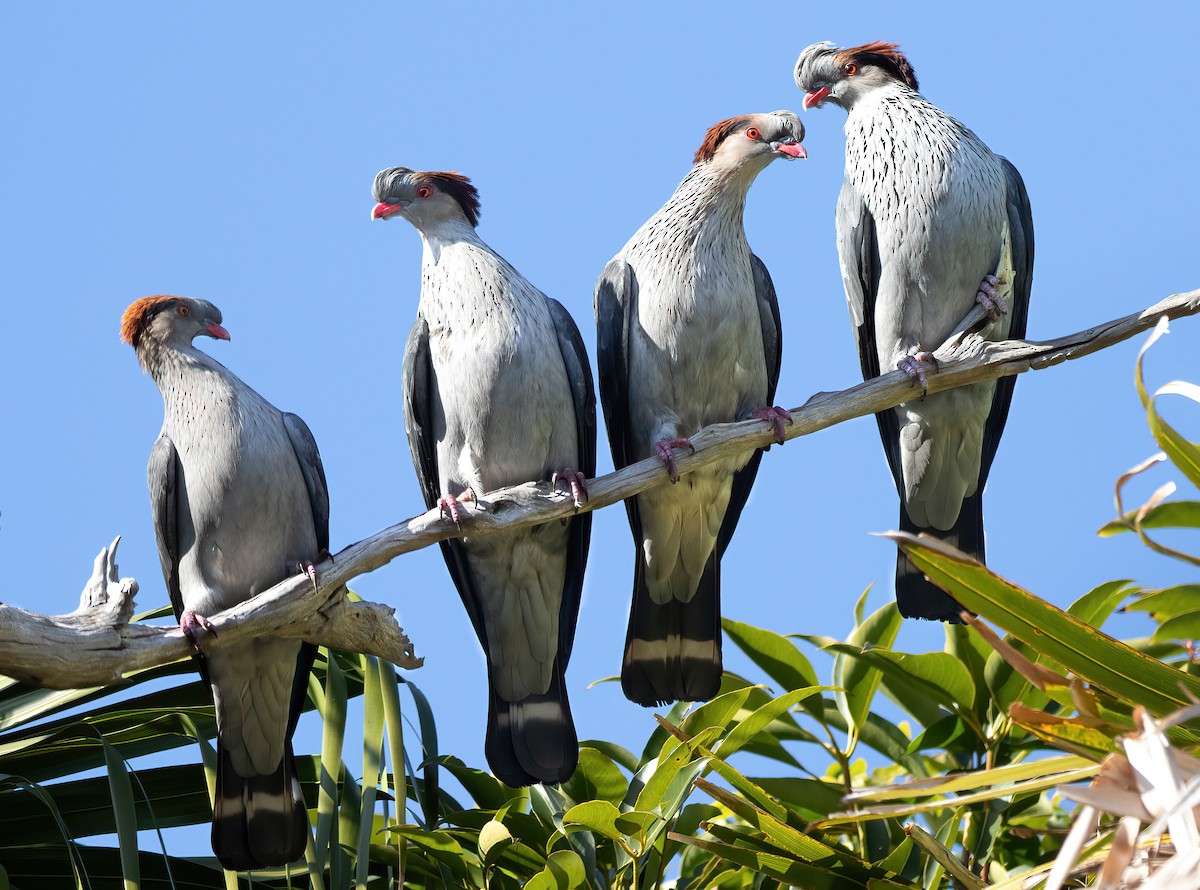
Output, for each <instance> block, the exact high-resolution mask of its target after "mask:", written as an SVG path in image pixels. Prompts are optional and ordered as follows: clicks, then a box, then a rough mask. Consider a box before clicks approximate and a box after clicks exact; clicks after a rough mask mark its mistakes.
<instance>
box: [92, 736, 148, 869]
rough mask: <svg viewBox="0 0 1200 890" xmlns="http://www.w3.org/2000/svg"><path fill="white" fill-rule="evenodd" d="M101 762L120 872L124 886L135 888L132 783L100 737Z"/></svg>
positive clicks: (122, 763) (136, 866)
mask: <svg viewBox="0 0 1200 890" xmlns="http://www.w3.org/2000/svg"><path fill="white" fill-rule="evenodd" d="M100 743H101V744H102V745H103V746H104V762H105V764H106V766H107V767H108V790H109V793H110V794H111V795H112V809H113V815H114V816H115V818H116V823H117V845H118V847H119V848H120V850H121V875H122V876H123V878H124V881H125V888H126V890H137V888H138V885H139V884H140V883H141V869H140V862H139V857H138V837H137V808H136V807H135V806H134V803H133V785H132V783H130V781H129V770H128V768H127V767H126V766H125V761H124V760H123V759H122V758H121V755H120V754H118V753H117V751H116V749H115V748H113V746H112V745H110V744H109V743H108V742H107V741H105V740H104V739H101V740H100Z"/></svg>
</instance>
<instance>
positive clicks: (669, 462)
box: [654, 439, 696, 485]
mask: <svg viewBox="0 0 1200 890" xmlns="http://www.w3.org/2000/svg"><path fill="white" fill-rule="evenodd" d="M674 448H690V449H691V451H692V454H695V453H696V447H695V446H694V445H693V444H692V443H691V442H690V441H689V440H688V439H659V440H658V441H657V442H655V443H654V453H655V454H657V455H658V459H659V460H661V461H662V462H663V463H664V464H665V465H666V467H667V475H668V476H670V477H671V484H672V485H674V484H675V483H676V482H678V481H679V467H677V466H676V465H675V455H674V453H673V452H672V449H674Z"/></svg>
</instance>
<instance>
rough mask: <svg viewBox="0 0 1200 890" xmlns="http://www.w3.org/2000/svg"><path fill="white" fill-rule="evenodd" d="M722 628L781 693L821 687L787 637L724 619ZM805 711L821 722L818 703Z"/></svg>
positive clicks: (815, 675) (794, 645)
mask: <svg viewBox="0 0 1200 890" xmlns="http://www.w3.org/2000/svg"><path fill="white" fill-rule="evenodd" d="M721 626H722V627H724V628H725V633H726V634H727V635H728V637H729V639H731V640H733V642H734V643H735V644H736V645H737V647H738V648H739V649H741V650H742V651H743V652H744V653H746V657H748V658H749V659H750V660H751V661H752V662H754V663H755V664H756V665H757V666H758V667H759V668H760V669H761V670H763V671H764V672H766V674H767V676H768V677H770V678H771V679H772V680H774V681H775V682H776V683H777V684H779V687H780V690H781V691H783V692H790V691H792V690H794V689H804V688H807V687H810V686H820V685H821V683H820V681H819V680H818V679H817V672H816V671H815V670H813V666H812V664H811V662H809V660H808V659H807V658H806V657H805V655H804V653H803V652H801V651H800V650H799V648H797V647H796V644H795V643H793V642H791V641H790V640H789V639H788V638H787V637H784V636H781V635H780V634H777V633H775V632H774V631H770V630H764V629H762V628H759V627H752V626H751V625H749V624H743V623H742V622H740V621H734V620H732V619H730V618H725V619H722V621H721ZM804 709H805V710H806V711H808V712H809V713H810V714H812V715H813V716H814V717H816V718H817V719H818V720H819V719H821V713H822V708H821V707H820V705H819V703H817V702H810V703H806V704H805V705H804Z"/></svg>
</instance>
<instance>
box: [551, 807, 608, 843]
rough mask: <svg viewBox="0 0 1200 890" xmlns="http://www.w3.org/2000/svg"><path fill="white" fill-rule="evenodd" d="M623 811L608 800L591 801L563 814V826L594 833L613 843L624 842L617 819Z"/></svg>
mask: <svg viewBox="0 0 1200 890" xmlns="http://www.w3.org/2000/svg"><path fill="white" fill-rule="evenodd" d="M620 815H621V811H620V810H618V809H617V808H616V807H615V806H613V805H612V804H611V803H609V802H608V801H607V800H589V801H586V802H585V803H580V804H576V805H575V806H573V807H571V808H570V809H569V810H567V811H566V812H565V813H563V825H565V826H567V827H568V828H576V827H578V828H582V829H585V830H587V831H593V832H595V833H596V834H599V835H601V836H603V837H606V838H608V839H609V840H611V841H619V840H622V835H621V831H620V829H618V828H617V817H619V816H620Z"/></svg>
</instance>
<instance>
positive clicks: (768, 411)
mask: <svg viewBox="0 0 1200 890" xmlns="http://www.w3.org/2000/svg"><path fill="white" fill-rule="evenodd" d="M750 416H751V417H753V418H754V419H755V420H765V421H766V422H767V423H769V424H771V428H772V429H774V430H775V438H777V439H778V440H779V444H780V445H782V444H783V443H784V441H785V440H786V439H787V437H786V436H785V435H784V432H783V426H784V424H787V425H788V426H791V425H792V413H791V412H790V411H788V410H787V409H786V408H780V407H779V406H778V405H775V406H774V407H772V408H755V409H754V410H753V411H751V412H750Z"/></svg>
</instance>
